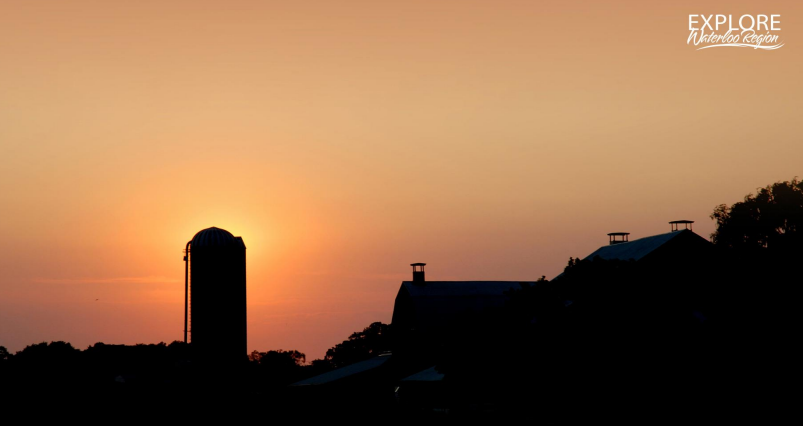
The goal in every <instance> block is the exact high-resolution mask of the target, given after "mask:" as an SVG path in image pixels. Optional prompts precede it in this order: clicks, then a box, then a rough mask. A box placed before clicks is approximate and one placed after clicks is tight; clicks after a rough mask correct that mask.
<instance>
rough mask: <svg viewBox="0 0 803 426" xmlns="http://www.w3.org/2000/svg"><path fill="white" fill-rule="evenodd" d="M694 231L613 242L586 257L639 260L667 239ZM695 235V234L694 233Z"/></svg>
mask: <svg viewBox="0 0 803 426" xmlns="http://www.w3.org/2000/svg"><path fill="white" fill-rule="evenodd" d="M686 233H692V234H694V232H692V231H689V230H687V229H684V230H681V231H674V232H669V233H666V234H659V235H653V236H651V237H644V238H639V239H638V240H633V241H630V242H627V243H619V244H613V245H609V246H603V247H600V248H598V249H597V250H596V251H594V252H593V253H591V254H589V255H588V256H586V259H593V258H595V257H597V256H599V257H600V258H602V259H605V260H610V259H619V260H630V259H633V260H641V259H642V258H643V257H644V256H646V255H648V254H650V253H652V252H653V251H655V250H656V249H657V248H658V247H661V246H662V245H664V244H666V243H668V242H669V241H671V240H673V239H675V238H677V237H678V236H680V235H685V234H686ZM695 235H696V234H695Z"/></svg>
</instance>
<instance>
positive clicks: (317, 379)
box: [291, 354, 390, 386]
mask: <svg viewBox="0 0 803 426" xmlns="http://www.w3.org/2000/svg"><path fill="white" fill-rule="evenodd" d="M389 359H390V354H382V355H379V356H376V357H373V358H371V359H367V360H365V361H360V362H355V363H354V364H351V365H347V366H345V367H341V368H338V369H337V370H332V371H330V372H328V373H323V374H319V375H317V376H314V377H310V378H308V379H304V380H302V381H300V382H296V383H293V384H292V385H291V386H314V385H325V384H327V383H331V382H334V381H337V380H340V379H345V378H347V377H351V376H354V375H355V374H360V373H363V372H365V371H368V370H373V369H374V368H377V367H379V366H380V365H382V364H384V363H385V362H387V360H389Z"/></svg>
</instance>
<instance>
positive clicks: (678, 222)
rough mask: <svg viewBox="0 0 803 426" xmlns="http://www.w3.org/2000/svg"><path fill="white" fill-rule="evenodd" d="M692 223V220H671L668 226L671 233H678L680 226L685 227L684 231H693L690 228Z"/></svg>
mask: <svg viewBox="0 0 803 426" xmlns="http://www.w3.org/2000/svg"><path fill="white" fill-rule="evenodd" d="M692 223H694V221H693V220H673V221H671V222H669V226H670V227H671V228H672V232H675V231H680V225H681V224H683V225H684V226H685V229H688V230H689V231H694V228H692V226H691V224H692Z"/></svg>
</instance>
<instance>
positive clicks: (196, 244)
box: [190, 226, 242, 249]
mask: <svg viewBox="0 0 803 426" xmlns="http://www.w3.org/2000/svg"><path fill="white" fill-rule="evenodd" d="M190 244H191V245H192V248H194V249H198V248H212V247H229V246H232V245H239V244H242V239H239V241H238V238H236V237H235V236H234V235H232V234H231V232H229V231H227V230H225V229H220V228H216V227H214V226H213V227H211V228H206V229H204V230H201V231H198V233H197V234H195V236H194V237H192V241H191V242H190Z"/></svg>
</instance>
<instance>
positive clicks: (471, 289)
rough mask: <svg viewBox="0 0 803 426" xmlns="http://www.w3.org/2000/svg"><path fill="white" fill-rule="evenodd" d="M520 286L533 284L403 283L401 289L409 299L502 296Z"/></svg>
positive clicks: (484, 282)
mask: <svg viewBox="0 0 803 426" xmlns="http://www.w3.org/2000/svg"><path fill="white" fill-rule="evenodd" d="M522 284H525V285H527V284H535V282H533V281H530V282H521V281H424V282H413V281H404V282H403V283H402V288H404V289H406V290H407V292H408V293H409V294H410V296H411V297H414V298H417V297H475V296H504V293H505V292H506V291H508V290H511V289H517V288H521V286H522Z"/></svg>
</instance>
